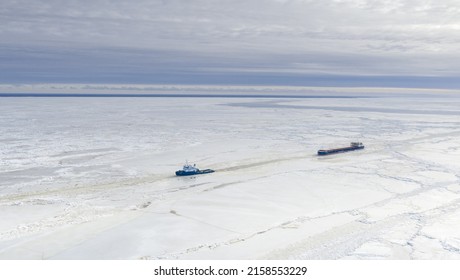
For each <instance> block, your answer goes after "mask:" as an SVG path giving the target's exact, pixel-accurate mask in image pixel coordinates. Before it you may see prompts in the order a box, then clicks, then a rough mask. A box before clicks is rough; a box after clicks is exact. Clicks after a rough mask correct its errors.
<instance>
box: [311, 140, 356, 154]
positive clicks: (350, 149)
mask: <svg viewBox="0 0 460 280" xmlns="http://www.w3.org/2000/svg"><path fill="white" fill-rule="evenodd" d="M361 149H364V145H363V143H361V142H351V143H350V146H349V147H344V148H337V149H330V150H318V156H327V155H331V154H337V153H344V152H349V151H354V150H361Z"/></svg>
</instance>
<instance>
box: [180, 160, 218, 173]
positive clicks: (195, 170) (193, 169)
mask: <svg viewBox="0 0 460 280" xmlns="http://www.w3.org/2000/svg"><path fill="white" fill-rule="evenodd" d="M212 172H214V170H212V169H203V170H200V169H198V168H196V164H194V165H193V166H192V165H190V164H188V162H185V164H184V166H183V167H182V169H181V170H177V171H176V176H190V175H199V174H207V173H212Z"/></svg>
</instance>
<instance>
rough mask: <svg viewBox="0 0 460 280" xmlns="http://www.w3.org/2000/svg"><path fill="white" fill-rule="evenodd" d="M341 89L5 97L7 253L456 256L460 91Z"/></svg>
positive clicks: (0, 167)
mask: <svg viewBox="0 0 460 280" xmlns="http://www.w3.org/2000/svg"><path fill="white" fill-rule="evenodd" d="M332 95H334V94H332ZM349 95H351V96H354V97H356V98H311V99H279V98H276V99H274V98H273V99H272V98H225V97H222V98H113V97H104V98H96V97H91V98H79V97H75V98H74V97H65V98H15V97H11V98H1V97H0V98H1V99H0V213H1V217H2V218H1V220H0V258H1V259H460V227H459V224H458V220H459V219H460V161H459V159H460V96H459V95H455V94H446V93H437V92H435V91H433V92H432V93H429V92H427V91H423V93H421V94H417V93H414V92H410V93H406V94H405V93H401V94H398V93H394V92H393V93H392V94H390V95H385V94H384V93H369V94H366V93H363V92H360V93H356V94H352V93H350V92H343V93H342V94H341V96H342V97H344V96H349ZM351 141H361V142H363V143H364V144H365V146H366V149H364V150H361V151H354V152H349V153H344V154H337V155H331V156H327V157H317V156H316V151H317V150H318V149H321V148H327V147H336V146H343V145H347V144H349V142H351ZM186 159H188V160H189V161H190V162H193V163H196V164H197V165H198V166H199V167H201V168H212V169H215V170H216V172H215V173H212V174H206V175H201V176H192V177H175V176H174V172H175V171H176V170H177V169H179V168H180V167H181V165H182V164H183V163H184V161H185V160H186Z"/></svg>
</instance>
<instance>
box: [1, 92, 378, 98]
mask: <svg viewBox="0 0 460 280" xmlns="http://www.w3.org/2000/svg"><path fill="white" fill-rule="evenodd" d="M0 97H157V98H179V97H185V98H341V99H343V98H375V96H374V97H371V96H343V95H342V96H340V95H298V94H296V95H293V94H286V95H283V94H191V93H184V94H177V93H172V94H169V93H146V94H135V93H134V94H130V93H120V94H110V93H107V94H105V93H88V94H86V93H0Z"/></svg>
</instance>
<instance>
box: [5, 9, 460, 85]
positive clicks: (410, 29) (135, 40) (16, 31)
mask: <svg viewBox="0 0 460 280" xmlns="http://www.w3.org/2000/svg"><path fill="white" fill-rule="evenodd" d="M459 14H460V3H458V2H457V1H450V0H440V1H434V0H431V1H415V0H406V1H403V0H383V1H380V0H379V1H377V0H321V1H313V0H309V1H307V0H266V1H259V0H220V1H212V0H187V1H186V0H168V1H159V0H157V1H146V0H144V1H143V0H139V1H135V2H132V1H109V0H92V1H89V0H80V1H76V0H73V1H58V0H46V1H45V0H38V1H24V0H23V1H11V0H4V1H2V6H0V36H1V38H2V41H1V42H0V51H1V53H0V57H1V58H2V62H3V63H2V66H0V70H1V71H2V72H3V73H5V75H3V78H2V79H3V80H8V79H13V77H15V79H16V80H21V79H22V80H24V81H27V80H30V79H31V78H30V77H29V76H30V75H36V76H35V77H36V79H38V80H40V79H39V78H40V77H42V79H45V78H44V77H49V78H46V79H48V80H46V82H50V80H49V79H51V78H52V77H53V75H54V77H56V79H64V80H65V77H67V76H68V77H75V78H74V79H77V78H78V77H80V79H79V81H80V82H85V81H86V80H88V79H89V78H88V77H87V76H89V75H88V70H86V71H85V68H90V69H91V70H89V72H94V73H92V75H90V76H91V79H92V80H97V77H100V78H101V80H103V79H107V80H110V79H114V80H116V79H125V81H124V82H128V83H129V82H130V81H133V82H134V80H135V79H134V78H135V77H139V76H141V77H147V76H148V75H150V76H152V75H156V76H158V77H159V76H162V77H168V75H171V77H169V78H168V79H169V80H171V81H172V82H174V75H176V77H179V76H180V77H185V76H186V75H189V77H191V78H189V79H186V80H193V77H195V76H196V75H205V74H207V73H208V72H209V73H210V74H212V75H217V74H218V73H219V75H226V74H228V75H235V73H237V72H238V71H240V72H241V73H252V75H256V73H259V74H257V75H259V76H260V75H267V73H271V74H270V75H273V78H275V77H276V75H275V74H276V73H279V74H280V75H281V76H283V75H288V73H291V74H294V75H307V74H308V75H332V76H334V75H338V74H343V75H358V76H359V75H361V76H363V75H364V76H366V75H374V76H375V75H382V76H385V75H395V74H400V75H403V76H439V75H449V76H455V75H458V74H459V73H460V67H459V66H458V65H457V64H456V63H455V59H458V58H459V55H458V54H457V51H456V50H458V49H459V47H460V35H459V34H460V33H459V32H458V31H459V29H460V16H459ZM96 70H97V71H96ZM24 73H29V76H27V75H25V74H24ZM212 75H211V76H212ZM7 77H9V78H7ZM145 80H148V79H145ZM0 82H5V81H0ZM104 82H107V81H104ZM177 82H180V81H177Z"/></svg>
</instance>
